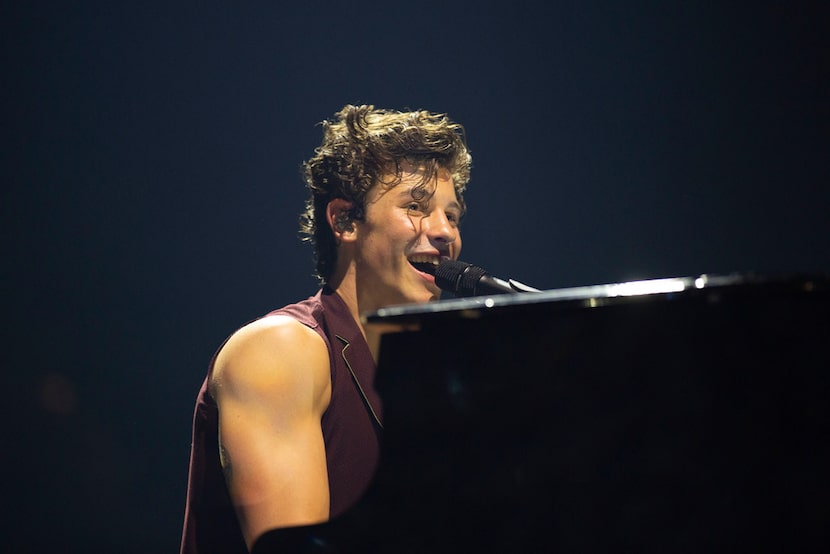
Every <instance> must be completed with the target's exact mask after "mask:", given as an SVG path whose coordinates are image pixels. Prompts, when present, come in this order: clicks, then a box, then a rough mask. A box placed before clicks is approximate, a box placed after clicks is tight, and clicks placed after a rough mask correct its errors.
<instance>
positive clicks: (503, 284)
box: [435, 260, 539, 296]
mask: <svg viewBox="0 0 830 554" xmlns="http://www.w3.org/2000/svg"><path fill="white" fill-rule="evenodd" d="M435 284H436V285H438V287H439V288H441V289H443V290H445V291H448V292H451V293H453V294H455V295H456V296H483V295H492V294H508V293H516V292H539V290H538V289H535V288H533V287H529V286H527V285H524V284H522V283H519V282H518V281H514V280H513V279H510V280H508V281H505V280H503V279H499V278H498V277H493V276H492V275H490V274H489V273H487V272H486V271H484V270H483V269H482V268H480V267H478V266H475V265H473V264H468V263H466V262H461V261H458V260H444V261H442V262H441V263H439V264H438V267H436V268H435Z"/></svg>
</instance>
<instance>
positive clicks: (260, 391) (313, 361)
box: [210, 315, 331, 403]
mask: <svg viewBox="0 0 830 554" xmlns="http://www.w3.org/2000/svg"><path fill="white" fill-rule="evenodd" d="M210 387H211V392H212V393H213V394H214V396H215V397H216V398H217V400H220V401H221V399H222V398H223V397H227V396H231V397H235V398H236V399H238V400H245V399H248V400H252V401H256V400H257V397H259V396H268V397H273V396H274V395H279V396H283V395H299V398H308V396H307V395H308V394H311V395H312V396H313V397H314V399H315V400H318V401H319V400H321V399H323V398H322V397H324V396H325V395H326V394H328V393H329V391H330V387H331V378H330V374H329V356H328V349H327V348H326V344H325V342H323V339H322V338H321V337H320V335H318V334H317V333H316V332H315V331H314V330H312V329H310V328H308V327H307V326H305V325H303V324H302V323H300V322H299V321H297V320H296V319H294V318H292V317H289V316H284V315H273V316H267V317H264V318H262V319H258V320H256V321H254V322H252V323H249V324H248V325H246V326H244V327H242V328H241V329H239V330H238V331H236V332H235V333H234V334H233V335H232V336H231V337H230V338H229V339H228V341H227V342H226V343H225V345H224V346H223V347H222V349H221V350H220V352H219V353H218V354H217V356H216V362H215V364H214V368H213V372H212V375H211V380H210ZM315 403H316V402H315Z"/></svg>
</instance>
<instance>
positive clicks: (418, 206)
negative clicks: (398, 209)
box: [406, 202, 421, 212]
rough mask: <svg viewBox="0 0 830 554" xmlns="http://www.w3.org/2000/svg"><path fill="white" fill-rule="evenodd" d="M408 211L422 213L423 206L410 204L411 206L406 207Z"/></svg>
mask: <svg viewBox="0 0 830 554" xmlns="http://www.w3.org/2000/svg"><path fill="white" fill-rule="evenodd" d="M406 209H407V210H409V211H413V212H417V211H420V209H421V205H420V204H418V203H417V202H410V203H409V204H407V205H406Z"/></svg>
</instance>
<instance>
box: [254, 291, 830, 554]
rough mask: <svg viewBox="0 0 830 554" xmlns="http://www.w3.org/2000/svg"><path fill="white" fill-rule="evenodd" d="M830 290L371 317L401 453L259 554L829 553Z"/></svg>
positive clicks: (474, 305)
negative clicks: (348, 497)
mask: <svg viewBox="0 0 830 554" xmlns="http://www.w3.org/2000/svg"><path fill="white" fill-rule="evenodd" d="M829 285H830V280H828V278H827V276H815V275H813V276H786V277H775V278H771V277H760V276H753V275H730V276H706V275H701V276H697V277H684V278H673V279H656V280H648V281H634V282H628V283H616V284H607V285H597V286H590V287H579V288H570V289H560V290H550V291H543V292H538V293H528V294H510V295H496V296H480V297H475V298H470V299H452V300H443V301H441V302H437V303H433V304H429V305H419V306H405V307H391V308H387V309H384V310H381V311H379V312H377V313H373V314H366V315H365V321H366V323H367V324H368V325H377V326H384V327H389V326H398V327H401V328H402V329H403V330H401V331H398V332H392V333H387V334H385V335H384V336H383V339H382V342H381V350H380V357H379V361H378V378H377V382H376V384H375V386H376V388H377V390H378V392H379V393H380V395H381V397H382V398H383V401H384V420H385V431H384V438H383V459H382V461H381V467H380V468H379V470H378V472H377V474H376V477H375V481H374V483H373V485H372V487H371V489H370V490H369V491H368V492H367V494H366V495H365V497H364V498H363V500H362V501H361V502H360V503H359V504H358V505H356V506H355V507H354V508H353V509H352V510H351V511H350V512H349V513H348V514H346V515H345V516H343V517H341V518H338V519H336V520H334V521H331V522H329V523H327V524H324V525H318V526H311V527H306V528H298V529H294V530H283V531H282V532H280V533H274V536H269V535H266V537H264V539H265V540H263V541H262V543H261V544H258V545H257V546H258V549H255V552H265V551H271V550H268V547H269V546H275V545H278V544H280V545H281V548H282V551H286V549H287V550H288V551H297V552H340V553H347V552H348V553H351V552H355V553H357V552H361V553H372V552H378V553H380V552H383V553H387V552H388V553H409V552H412V553H415V552H418V553H422V552H672V553H676V552H737V551H741V552H742V551H753V552H830V478H828V473H829V472H830V398H829V394H830V293H829V292H828V291H830V286H829Z"/></svg>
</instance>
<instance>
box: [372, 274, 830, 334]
mask: <svg viewBox="0 0 830 554" xmlns="http://www.w3.org/2000/svg"><path fill="white" fill-rule="evenodd" d="M762 290H763V291H766V292H769V291H778V292H783V293H787V294H802V293H818V292H823V293H826V292H827V291H828V290H830V275H826V274H814V275H777V276H770V275H766V276H765V275H756V274H751V273H744V274H731V275H707V274H702V275H698V276H697V277H671V278H665V279H647V280H642V281H627V282H621V283H609V284H604V285H590V286H584V287H571V288H562V289H551V290H543V291H540V292H526V293H516V294H497V295H492V296H476V297H471V298H452V299H447V300H440V301H437V302H430V303H428V304H407V305H400V306H388V307H386V308H381V309H380V310H378V311H376V312H369V313H365V314H362V316H361V319H362V320H363V322H364V323H367V324H373V323H406V322H416V321H423V320H425V319H430V318H433V317H442V318H443V317H450V318H452V317H460V318H465V319H469V318H478V317H482V316H485V315H487V314H488V313H490V312H492V313H496V312H500V311H503V310H504V309H507V310H510V308H512V307H522V308H523V309H529V308H531V307H532V306H538V305H547V307H548V308H550V307H554V308H556V307H559V308H564V307H568V308H573V307H585V308H596V307H600V306H608V305H613V304H617V303H623V302H630V301H650V300H655V301H657V300H675V299H678V298H688V297H691V296H699V295H701V294H703V295H704V296H706V295H708V294H709V293H719V294H730V293H739V292H747V291H754V292H761V291H762ZM433 314H434V315H433Z"/></svg>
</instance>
